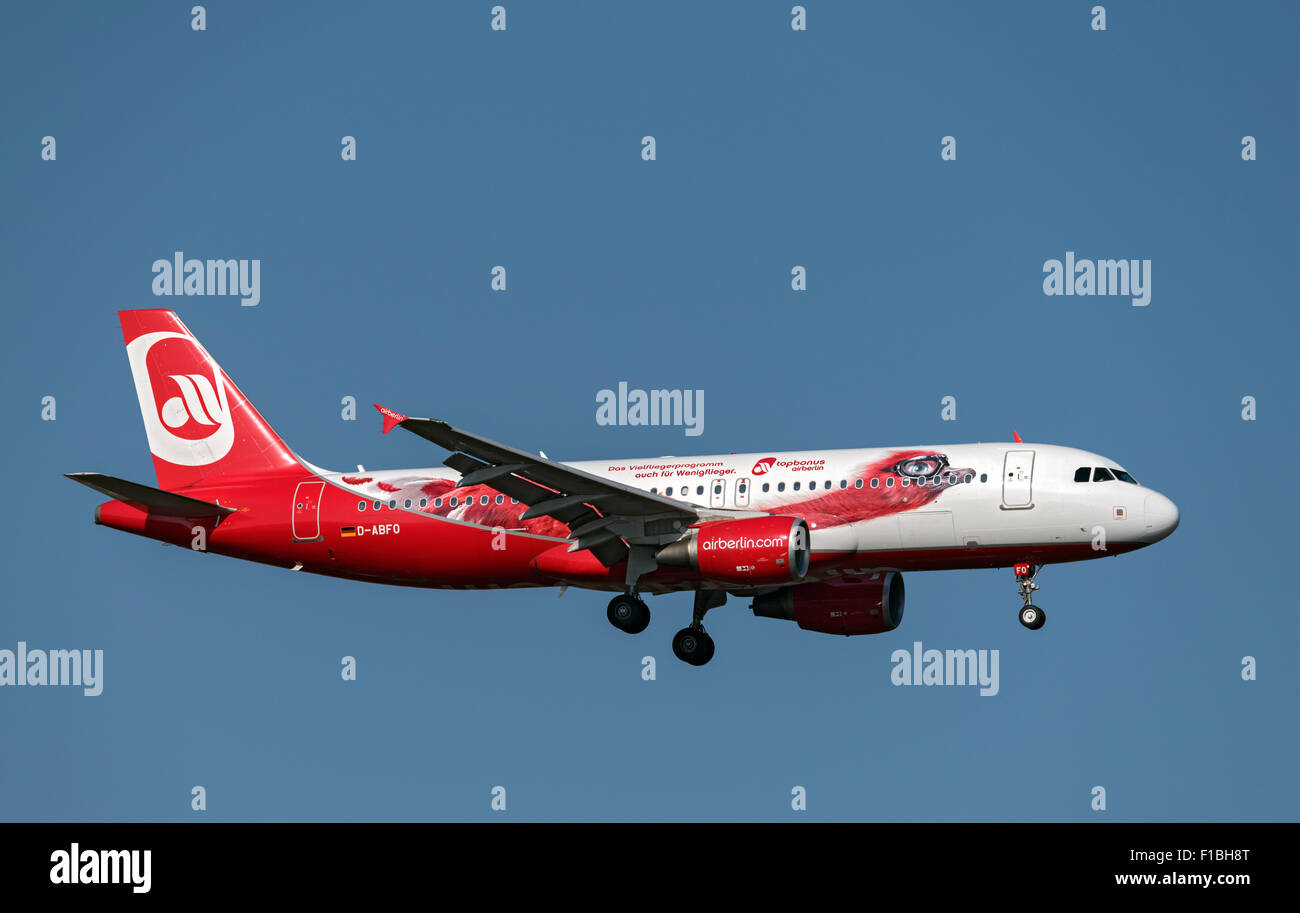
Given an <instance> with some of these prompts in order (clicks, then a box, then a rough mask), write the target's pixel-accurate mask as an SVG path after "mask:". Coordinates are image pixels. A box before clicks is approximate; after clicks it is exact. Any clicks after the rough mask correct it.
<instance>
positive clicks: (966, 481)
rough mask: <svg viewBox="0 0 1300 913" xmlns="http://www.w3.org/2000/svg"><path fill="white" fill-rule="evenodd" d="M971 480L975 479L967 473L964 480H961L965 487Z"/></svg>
mask: <svg viewBox="0 0 1300 913" xmlns="http://www.w3.org/2000/svg"><path fill="white" fill-rule="evenodd" d="M973 478H975V477H974V476H972V475H971V474H970V473H969V472H968V473H966V477H965V478H964V479H962V481H963V482H965V483H966V484H967V485H969V484H970V482H971V479H973Z"/></svg>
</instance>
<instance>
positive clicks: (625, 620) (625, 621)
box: [605, 593, 650, 634]
mask: <svg viewBox="0 0 1300 913" xmlns="http://www.w3.org/2000/svg"><path fill="white" fill-rule="evenodd" d="M605 614H606V615H608V616H609V623H610V624H612V625H613V626H614V627H616V628H618V629H619V630H620V631H626V632H627V633H628V634H640V633H641V632H642V631H644V630H645V629H646V625H648V624H650V607H649V606H648V605H646V604H645V603H644V602H642V601H641V600H640V599H638V598H637V597H636V595H635V594H633V593H620V594H619V595H617V596H615V597H614V598H613V599H611V600H610V601H609V610H608V611H607V612H606V613H605Z"/></svg>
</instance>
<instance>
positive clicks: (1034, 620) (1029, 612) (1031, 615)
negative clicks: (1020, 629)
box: [1015, 564, 1047, 631]
mask: <svg viewBox="0 0 1300 913" xmlns="http://www.w3.org/2000/svg"><path fill="white" fill-rule="evenodd" d="M1042 569H1043V566H1042V565H1041V564H1017V565H1016V567H1015V571H1016V583H1017V587H1016V590H1017V592H1019V593H1020V598H1021V599H1023V600H1024V601H1025V604H1024V606H1023V607H1022V608H1021V609H1020V623H1021V624H1022V625H1024V626H1025V627H1026V628H1028V629H1029V630H1031V631H1037V630H1038V629H1039V628H1041V627H1042V626H1043V625H1044V624H1046V623H1047V613H1046V612H1044V611H1043V610H1042V609H1040V608H1039V607H1038V606H1036V605H1034V604H1033V603H1032V602H1030V599H1031V598H1033V595H1034V590H1036V589H1038V584H1036V583H1034V578H1035V577H1037V576H1038V572H1039V571H1041V570H1042Z"/></svg>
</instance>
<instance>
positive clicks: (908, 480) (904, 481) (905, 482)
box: [903, 478, 912, 488]
mask: <svg viewBox="0 0 1300 913" xmlns="http://www.w3.org/2000/svg"><path fill="white" fill-rule="evenodd" d="M911 484H912V480H911V479H908V478H904V479H903V487H904V488H906V487H907V486H909V485H911Z"/></svg>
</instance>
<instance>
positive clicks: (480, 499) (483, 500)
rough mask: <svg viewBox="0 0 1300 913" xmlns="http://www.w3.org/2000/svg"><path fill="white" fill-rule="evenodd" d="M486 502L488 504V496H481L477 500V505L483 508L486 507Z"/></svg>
mask: <svg viewBox="0 0 1300 913" xmlns="http://www.w3.org/2000/svg"><path fill="white" fill-rule="evenodd" d="M487 502H488V496H487V495H482V496H481V497H479V499H478V503H480V504H482V505H484V506H487Z"/></svg>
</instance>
